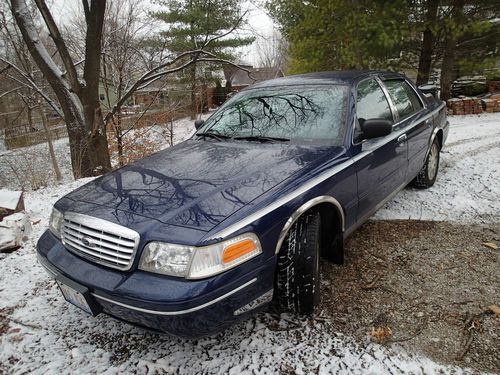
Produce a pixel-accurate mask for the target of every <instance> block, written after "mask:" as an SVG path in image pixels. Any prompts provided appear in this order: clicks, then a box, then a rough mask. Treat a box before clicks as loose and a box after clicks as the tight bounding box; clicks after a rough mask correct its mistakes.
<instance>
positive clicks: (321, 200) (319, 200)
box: [275, 195, 345, 254]
mask: <svg viewBox="0 0 500 375" xmlns="http://www.w3.org/2000/svg"><path fill="white" fill-rule="evenodd" d="M321 203H329V204H332V205H333V206H335V207H336V208H337V211H338V212H339V213H340V220H341V228H342V232H343V231H344V225H345V217H344V210H343V209H342V206H341V205H340V203H339V201H338V200H336V199H335V198H333V197H331V196H329V195H322V196H319V197H316V198H313V199H311V200H309V201H307V202H306V203H304V204H303V205H302V206H300V207H299V208H298V209H297V210H295V211H294V212H293V213H292V214H291V215H290V217H289V218H288V220H287V221H286V223H285V225H284V226H283V229H281V232H280V235H279V237H278V242H277V244H276V250H275V254H278V253H279V251H280V249H281V245H283V241H284V240H285V237H286V235H287V234H288V231H289V230H290V228H291V227H292V226H293V224H295V223H296V222H297V220H298V219H299V217H301V216H302V214H304V213H305V212H306V211H308V210H309V209H311V208H313V207H314V206H317V205H318V204H321Z"/></svg>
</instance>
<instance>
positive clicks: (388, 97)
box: [351, 75, 399, 146]
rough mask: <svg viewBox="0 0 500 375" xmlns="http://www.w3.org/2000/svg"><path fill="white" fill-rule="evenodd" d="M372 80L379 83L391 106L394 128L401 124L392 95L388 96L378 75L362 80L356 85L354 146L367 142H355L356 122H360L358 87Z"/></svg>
mask: <svg viewBox="0 0 500 375" xmlns="http://www.w3.org/2000/svg"><path fill="white" fill-rule="evenodd" d="M370 79H373V80H375V81H376V82H377V84H378V86H379V87H380V89H381V90H382V92H383V94H384V96H385V98H386V100H387V104H388V105H389V110H390V111H391V114H392V127H393V128H394V127H395V126H396V125H397V124H399V121H398V112H397V110H396V107H395V106H394V103H393V102H392V99H391V97H390V95H388V92H387V89H386V87H385V86H384V85H383V84H382V81H381V80H380V78H379V77H378V75H372V76H369V77H366V78H363V79H362V80H360V81H359V82H358V83H357V84H356V91H355V93H354V112H355V116H354V121H353V124H352V134H351V145H352V146H357V145H360V144H362V143H363V142H365V141H366V139H362V140H361V141H359V142H354V134H355V133H356V122H357V121H358V86H359V85H360V84H361V83H363V82H365V81H368V80H370Z"/></svg>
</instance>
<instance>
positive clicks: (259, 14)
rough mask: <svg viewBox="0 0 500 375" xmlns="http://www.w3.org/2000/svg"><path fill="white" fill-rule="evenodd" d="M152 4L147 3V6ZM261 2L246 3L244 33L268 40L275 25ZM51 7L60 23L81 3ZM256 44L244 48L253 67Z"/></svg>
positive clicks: (52, 0) (52, 1) (69, 0)
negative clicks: (246, 13) (246, 22)
mask: <svg viewBox="0 0 500 375" xmlns="http://www.w3.org/2000/svg"><path fill="white" fill-rule="evenodd" d="M148 3H149V5H151V6H152V4H150V2H149V1H145V4H148ZM259 3H260V1H245V2H243V8H244V9H247V10H248V23H249V25H248V28H247V29H246V30H245V31H244V34H245V35H253V36H255V37H256V38H257V39H260V40H262V39H264V40H265V39H266V37H269V36H270V35H271V34H272V32H273V29H274V27H275V26H274V23H273V21H272V20H271V18H270V17H269V16H268V15H267V14H266V12H265V11H264V9H263V6H262V5H260V4H259ZM48 4H49V7H50V9H51V11H52V12H53V14H54V17H55V18H56V19H57V20H58V22H64V20H67V19H69V18H71V17H72V16H73V15H74V14H75V13H76V12H78V11H79V7H80V2H76V1H75V0H49V1H48ZM255 44H256V43H254V44H253V45H252V46H249V47H245V48H242V60H244V61H245V62H248V63H250V64H253V65H257V63H258V57H257V52H256V46H255Z"/></svg>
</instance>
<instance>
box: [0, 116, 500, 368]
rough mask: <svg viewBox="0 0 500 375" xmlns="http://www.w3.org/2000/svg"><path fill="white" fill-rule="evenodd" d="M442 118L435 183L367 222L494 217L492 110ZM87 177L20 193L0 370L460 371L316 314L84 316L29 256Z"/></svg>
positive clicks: (5, 274) (3, 286)
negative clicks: (216, 328) (57, 208)
mask: <svg viewBox="0 0 500 375" xmlns="http://www.w3.org/2000/svg"><path fill="white" fill-rule="evenodd" d="M183 121H184V120H183ZM450 122H451V130H450V136H449V139H448V144H447V146H446V148H445V149H444V150H443V154H442V164H441V171H440V172H441V174H440V176H439V177H438V181H437V183H436V185H435V186H434V187H433V188H431V189H429V190H425V191H420V190H414V189H406V190H404V191H403V192H401V193H400V194H399V195H398V196H397V197H396V198H395V199H394V200H393V201H392V202H390V203H389V204H387V205H386V207H385V208H383V209H382V210H381V211H379V213H377V215H376V218H391V219H392V218H405V219H407V218H414V219H419V218H422V219H437V220H452V221H466V222H482V221H489V222H491V221H494V222H498V221H499V213H500V203H499V201H498V197H499V192H500V190H499V189H500V188H499V183H498V181H500V168H499V158H500V148H499V144H500V114H488V115H481V116H463V117H450ZM184 123H185V125H183V126H180V125H179V126H178V128H184V129H186V130H185V134H186V136H187V135H190V132H192V125H191V122H188V121H185V122H184ZM179 124H182V123H179ZM58 144H60V145H63V144H64V141H63V140H61V141H59V143H58ZM61 149H62V146H61ZM67 181H69V178H67ZM87 181H89V179H84V180H79V181H73V182H71V181H70V182H65V183H64V184H62V185H59V186H57V187H50V188H43V189H39V190H37V191H30V192H27V193H26V194H25V204H26V210H27V212H28V213H29V215H30V217H31V220H32V222H33V224H34V225H33V232H32V234H31V235H30V237H29V240H28V242H27V243H26V245H25V246H23V247H22V248H21V249H19V250H18V251H16V252H14V253H12V254H0V265H1V272H0V349H1V350H0V373H4V372H5V373H16V374H21V373H35V374H53V373H63V374H66V373H78V374H80V373H99V374H101V373H102V374H118V373H129V372H133V373H138V374H155V373H187V374H192V373H231V374H240V373H252V374H253V373H258V374H269V373H277V372H284V373H297V374H305V373H321V374H331V373H369V374H381V373H409V372H412V373H414V374H423V373H425V374H430V373H438V372H445V373H449V372H455V373H461V372H467V370H462V369H457V368H450V367H444V366H441V365H438V364H436V363H434V362H432V361H431V360H429V359H427V358H425V357H422V356H421V355H419V354H417V353H408V352H406V351H404V350H403V349H402V348H401V347H399V346H398V345H397V344H392V346H389V347H386V346H381V345H378V344H375V343H372V342H369V341H368V340H367V341H366V342H365V343H356V342H354V341H353V340H352V339H351V338H349V337H346V336H343V335H341V334H339V333H337V332H336V331H335V322H332V321H329V319H327V318H326V319H325V318H321V317H318V318H316V319H315V320H310V319H309V320H307V319H304V320H299V319H297V318H294V317H292V316H289V315H281V316H274V315H271V314H261V315H258V316H256V317H253V318H251V319H250V320H248V321H246V322H243V323H241V324H239V325H237V326H235V327H232V328H230V329H228V330H226V331H224V332H222V333H220V334H218V335H216V336H213V337H209V338H204V339H201V340H196V341H190V340H182V339H177V338H172V337H169V336H166V335H160V334H156V333H151V332H148V331H144V330H142V329H139V328H135V327H132V326H130V325H127V324H125V323H121V322H118V321H115V320H114V319H112V318H109V317H107V316H104V315H100V316H99V317H97V318H90V317H88V316H87V315H85V313H83V312H81V311H79V310H78V309H77V308H74V307H73V306H71V305H69V304H67V303H66V302H65V301H64V300H63V298H62V296H61V295H60V292H59V290H58V288H57V287H56V286H55V284H54V282H53V281H51V280H50V279H49V277H48V276H47V275H46V274H45V271H44V270H43V269H42V268H41V266H40V265H38V263H37V261H36V255H35V244H36V240H37V239H38V237H39V236H40V235H41V234H42V232H43V231H44V230H45V229H46V228H47V225H48V218H49V215H50V210H51V206H52V204H53V203H54V202H55V201H56V200H57V199H59V198H60V197H61V196H63V195H64V194H66V193H67V192H69V191H71V190H73V189H75V188H76V187H78V186H80V185H82V184H84V183H85V182H87ZM1 185H2V184H0V186H1Z"/></svg>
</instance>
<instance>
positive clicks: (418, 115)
mask: <svg viewBox="0 0 500 375" xmlns="http://www.w3.org/2000/svg"><path fill="white" fill-rule="evenodd" d="M383 85H384V86H385V87H386V89H387V92H388V93H389V96H390V98H391V100H392V102H393V104H394V106H395V107H396V110H397V113H398V118H399V122H398V124H396V125H395V126H394V128H393V131H399V130H404V133H403V137H404V138H406V142H407V144H408V148H407V150H408V171H407V175H406V179H407V180H410V179H412V178H413V177H415V176H416V175H417V173H418V172H419V171H420V169H421V168H422V166H423V165H424V161H425V157H426V155H427V149H428V145H429V139H430V137H431V133H432V123H431V119H430V118H427V119H426V117H427V116H426V114H427V113H428V110H426V109H425V107H424V104H423V101H422V100H421V98H420V97H419V96H418V94H417V93H416V91H415V89H414V88H413V87H412V86H411V85H410V83H408V82H407V81H406V80H405V79H402V78H397V79H393V78H388V79H384V80H383Z"/></svg>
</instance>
